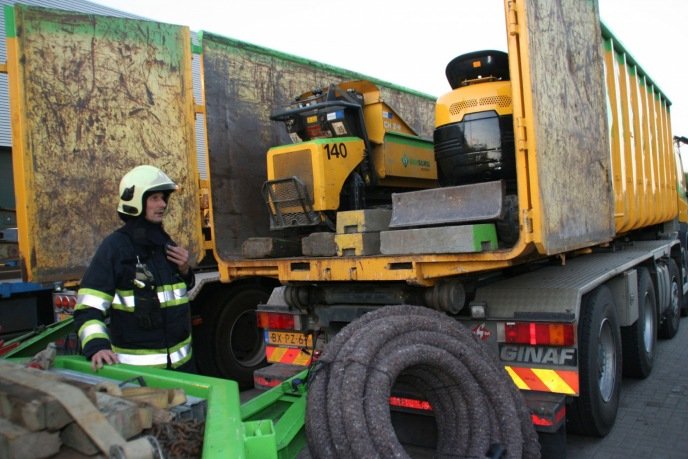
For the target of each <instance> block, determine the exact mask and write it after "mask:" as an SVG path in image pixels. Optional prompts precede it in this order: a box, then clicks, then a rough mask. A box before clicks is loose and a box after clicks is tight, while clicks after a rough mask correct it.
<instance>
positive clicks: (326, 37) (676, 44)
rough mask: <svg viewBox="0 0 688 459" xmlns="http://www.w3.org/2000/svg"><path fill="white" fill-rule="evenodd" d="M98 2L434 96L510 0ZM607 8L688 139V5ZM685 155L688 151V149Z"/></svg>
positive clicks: (608, 3) (497, 33)
mask: <svg viewBox="0 0 688 459" xmlns="http://www.w3.org/2000/svg"><path fill="white" fill-rule="evenodd" d="M91 1H95V3H100V4H103V5H107V6H109V7H112V8H116V9H119V10H123V11H128V12H130V13H133V14H137V15H140V16H144V17H148V18H151V19H155V20H158V21H161V22H168V23H173V24H182V25H187V26H189V27H190V28H191V30H194V31H200V30H205V31H208V32H213V33H216V34H219V35H223V36H226V37H231V38H235V39H238V40H242V41H247V42H250V43H254V44H257V45H261V46H265V47H268V48H272V49H275V50H278V51H282V52H286V53H290V54H295V55H297V56H301V57H305V58H309V59H314V60H317V61H320V62H323V63H327V64H331V65H335V66H338V67H342V68H345V69H348V70H353V71H356V72H360V73H363V74H366V75H369V76H372V77H375V78H379V79H382V80H386V81H389V82H392V83H395V84H398V85H402V86H406V87H408V88H411V89H415V90H418V91H422V92H425V93H428V94H431V95H433V96H439V95H441V94H443V93H445V92H447V91H449V89H450V88H449V85H448V83H447V82H446V80H445V76H444V68H445V66H446V64H447V62H449V61H450V60H451V59H452V58H454V57H456V56H458V55H459V54H463V53H466V52H470V51H476V50H480V49H500V50H506V33H505V27H504V7H503V0H470V1H469V0H424V1H417V2H416V1H414V2H390V1H379V0H378V1H376V0H367V1H363V0H194V1H170V0H91ZM579 1H586V0H579ZM599 5H600V14H601V17H602V20H603V21H604V22H605V23H606V24H607V26H609V28H610V29H611V30H612V31H613V32H614V34H615V35H616V36H617V38H619V40H620V41H621V42H622V43H623V44H624V46H625V47H626V48H627V49H628V50H629V51H630V52H631V54H632V55H633V57H634V58H635V59H636V61H637V62H639V63H640V65H641V66H642V67H643V68H644V69H645V71H646V73H647V74H648V75H650V77H651V78H652V79H653V80H654V81H655V83H656V84H658V85H659V87H660V88H661V89H662V91H663V92H664V93H665V94H666V95H667V97H668V98H669V99H670V100H671V101H672V107H671V113H672V126H673V131H674V135H682V136H686V137H688V1H686V0H599ZM682 153H683V155H684V157H685V156H688V147H685V146H684V147H683V148H682ZM684 164H685V160H684ZM686 168H688V165H686Z"/></svg>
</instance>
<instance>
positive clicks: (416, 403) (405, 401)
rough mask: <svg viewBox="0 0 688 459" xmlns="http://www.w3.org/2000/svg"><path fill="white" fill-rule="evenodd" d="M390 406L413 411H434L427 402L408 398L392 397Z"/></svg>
mask: <svg viewBox="0 0 688 459" xmlns="http://www.w3.org/2000/svg"><path fill="white" fill-rule="evenodd" d="M389 404H390V405H391V406H398V407H399V408H409V409H412V410H421V411H432V406H430V403H429V402H427V401H425V400H417V399H414V398H406V397H390V398H389Z"/></svg>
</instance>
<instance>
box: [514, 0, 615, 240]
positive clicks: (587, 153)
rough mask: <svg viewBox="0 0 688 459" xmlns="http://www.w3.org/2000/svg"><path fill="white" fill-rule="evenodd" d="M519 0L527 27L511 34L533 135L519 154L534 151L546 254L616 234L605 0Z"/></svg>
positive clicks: (533, 187) (521, 120)
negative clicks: (604, 36) (603, 13)
mask: <svg viewBox="0 0 688 459" xmlns="http://www.w3.org/2000/svg"><path fill="white" fill-rule="evenodd" d="M509 3H511V2H509ZM514 5H515V6H514V9H513V10H512V16H511V18H512V21H511V22H513V18H516V20H517V22H518V23H519V24H520V26H521V29H519V33H520V36H519V39H518V40H517V41H515V40H510V48H509V53H510V55H511V59H512V64H511V65H512V67H511V68H512V72H511V75H512V78H513V77H514V76H516V77H517V78H522V83H521V84H522V100H523V106H522V108H521V111H520V112H519V111H518V110H516V111H515V122H516V124H515V126H516V128H517V130H518V129H519V127H520V126H525V141H526V144H525V145H524V144H523V143H519V144H518V145H519V147H524V146H525V148H526V150H520V151H518V152H517V155H519V157H518V158H517V161H520V162H521V164H523V162H524V161H526V158H525V157H523V152H524V151H527V164H528V166H527V167H528V168H529V169H530V172H529V179H528V180H529V183H528V189H529V192H530V199H531V200H532V206H533V210H532V215H531V216H532V219H533V232H534V235H533V240H534V242H535V243H536V245H537V246H538V250H539V251H540V252H541V253H546V254H554V253H560V252H564V251H568V250H573V249H577V248H580V247H585V246H590V245H593V244H598V243H602V242H605V241H608V240H610V239H611V238H612V237H613V236H614V219H613V215H614V194H613V189H612V179H611V175H612V167H611V158H610V153H609V135H608V128H607V102H606V96H605V81H604V70H603V58H602V41H601V40H602V35H601V30H600V18H599V11H598V5H597V2H596V1H592V0H591V1H578V0H567V1H561V2H552V1H550V0H523V1H521V2H518V1H517V2H514ZM514 12H515V15H514ZM510 27H513V24H511V25H510ZM517 42H518V43H519V45H520V47H519V48H518V49H515V48H514V46H513V45H514V44H515V43H517ZM516 55H518V59H519V61H520V62H519V63H518V64H516V68H517V69H518V70H517V71H514V68H515V67H514V63H513V59H514V57H515V56H516Z"/></svg>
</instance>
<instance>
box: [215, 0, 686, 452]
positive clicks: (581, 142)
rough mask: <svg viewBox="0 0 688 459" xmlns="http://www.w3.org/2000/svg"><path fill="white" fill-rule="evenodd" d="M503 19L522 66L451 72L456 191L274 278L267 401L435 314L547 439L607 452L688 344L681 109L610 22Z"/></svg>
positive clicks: (528, 8) (445, 185) (449, 150)
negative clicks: (623, 391) (625, 416)
mask: <svg viewBox="0 0 688 459" xmlns="http://www.w3.org/2000/svg"><path fill="white" fill-rule="evenodd" d="M504 6H505V22H506V24H505V25H506V29H507V36H508V44H507V45H508V46H507V48H508V53H502V52H499V51H491V50H490V51H481V52H475V53H471V54H469V55H464V56H460V57H459V58H457V59H455V60H454V61H452V62H451V63H450V64H449V65H448V66H447V77H448V80H449V83H450V85H451V87H452V91H451V92H449V93H448V94H447V95H445V96H442V97H440V98H439V99H438V101H437V104H436V112H435V114H436V115H435V131H434V148H435V159H436V160H437V170H438V177H439V180H440V185H442V186H440V187H438V188H432V189H425V190H419V191H411V192H403V193H402V192H400V193H396V194H394V195H393V196H392V202H391V205H390V206H387V207H384V208H381V207H378V208H369V209H362V210H359V211H355V212H351V211H348V212H339V213H338V215H337V223H338V226H337V229H336V230H335V232H334V233H335V234H334V235H332V237H333V238H334V240H335V242H338V241H339V242H340V243H341V244H344V243H345V241H349V240H351V238H352V237H354V236H356V237H357V238H358V239H357V242H356V243H352V244H351V246H350V248H351V250H349V251H346V250H345V251H343V252H344V253H342V251H341V250H340V253H339V256H321V257H297V258H289V259H275V261H274V270H275V271H276V273H277V274H278V277H279V280H280V282H281V283H282V287H280V288H279V289H278V290H275V291H274V292H273V295H272V296H271V299H270V301H268V303H267V304H265V305H261V306H260V307H259V323H260V324H261V326H263V327H264V328H265V329H266V333H265V336H266V341H267V345H268V347H267V352H268V360H269V361H270V362H272V363H274V366H271V367H268V368H266V369H263V370H260V371H259V372H257V374H258V382H259V383H262V384H269V382H270V381H278V380H279V375H280V374H289V372H288V371H287V370H289V369H291V370H292V371H297V370H298V368H299V366H300V365H305V366H308V365H311V366H314V367H317V366H318V362H319V361H320V360H321V359H322V358H323V356H328V348H329V346H331V343H333V342H338V341H337V340H338V338H337V337H338V336H339V334H340V333H342V332H343V331H344V330H347V324H354V323H358V322H359V321H360V320H363V319H364V318H365V317H366V316H368V315H370V314H372V313H373V311H375V312H377V311H378V310H380V309H386V308H392V307H394V306H396V307H401V306H402V305H406V304H414V305H421V306H423V307H425V308H429V309H434V310H437V311H441V312H443V313H445V314H446V320H447V321H458V322H459V323H461V324H462V325H464V326H465V327H468V328H469V329H470V330H472V331H473V333H474V334H475V335H476V337H477V338H478V339H480V340H481V341H482V342H483V343H484V345H485V346H486V347H487V348H489V349H491V350H492V351H493V355H494V356H495V358H496V359H497V361H498V364H499V365H500V366H501V367H503V368H504V369H505V370H506V372H507V373H508V375H509V376H510V378H511V380H512V381H513V383H514V385H515V386H516V387H518V389H520V391H521V393H522V394H523V396H524V397H525V400H526V403H527V406H528V407H529V408H530V413H531V417H532V421H533V424H534V425H535V426H536V428H537V429H538V430H539V431H540V432H541V433H543V434H545V435H549V434H554V435H555V436H556V435H562V434H565V432H564V431H565V429H566V428H567V427H568V429H569V431H572V432H577V433H581V434H586V435H593V436H604V435H606V434H607V433H608V432H609V430H610V429H611V428H612V427H613V425H614V421H615V418H616V413H617V409H618V403H619V392H620V382H621V378H622V375H625V376H629V377H637V378H644V377H647V376H648V375H649V374H650V372H651V371H652V366H653V363H654V360H655V357H656V351H655V348H656V342H657V337H658V336H659V337H660V338H671V337H673V336H674V335H675V334H676V333H677V330H678V327H679V324H680V317H681V313H682V312H683V313H685V312H686V308H687V304H686V293H687V291H686V289H687V288H688V283H687V282H686V280H687V277H686V273H687V265H686V257H685V248H686V244H685V236H683V237H681V236H680V235H681V234H685V233H684V231H685V223H686V209H687V207H686V204H687V201H686V187H685V178H684V175H683V168H682V166H681V163H680V158H679V157H678V155H677V154H676V152H675V151H674V148H673V144H672V134H671V121H670V104H671V103H670V101H669V99H668V98H667V97H666V95H665V94H663V93H662V92H661V90H660V89H659V88H658V87H657V85H656V84H655V83H654V82H653V81H652V79H651V78H650V76H649V75H648V74H647V73H646V72H645V70H644V69H643V68H642V67H641V66H640V65H639V64H638V63H637V62H636V61H635V60H634V59H633V57H632V55H631V54H630V53H629V52H628V50H626V49H625V48H624V47H623V45H622V44H621V43H620V42H619V40H618V39H617V38H616V37H615V36H614V35H613V34H612V32H611V31H610V30H609V29H608V28H606V27H605V26H604V25H603V24H601V22H600V18H599V13H598V6H597V3H596V2H547V1H539V0H524V1H519V0H517V1H505V4H504ZM333 141H334V140H333ZM297 145H298V144H297ZM307 173H310V170H309V171H307V172H304V171H298V170H297V171H296V172H295V173H294V175H295V176H296V177H297V178H299V174H307ZM313 198H314V199H317V198H318V197H317V196H313ZM340 222H341V226H340V225H339V223H340ZM371 235H374V237H372V236H371ZM371 240H374V241H376V242H377V244H375V243H372V244H371V243H366V241H368V242H370V241H371ZM340 248H341V247H340ZM253 263H254V262H252V261H248V260H247V261H242V262H239V263H235V264H233V265H232V266H228V271H227V272H226V273H223V275H224V276H225V277H226V278H230V279H231V278H236V277H241V276H242V275H243V272H244V271H245V270H246V271H250V270H251V266H252V264H253ZM260 263H264V260H261V261H260ZM410 317H413V318H414V319H415V318H417V316H415V315H412V316H410ZM390 323H391V322H390ZM357 327H359V328H360V327H361V325H357ZM359 328H357V330H358V329H359ZM375 333H378V331H376V329H375V328H373V327H372V326H371V328H370V329H369V330H368V334H375ZM363 335H365V333H363ZM417 345H419V346H420V345H423V342H422V340H421V341H419V342H418V343H417ZM352 358H355V356H354V357H352ZM332 359H334V360H332ZM336 361H337V359H336V358H334V357H331V356H330V357H329V358H326V364H327V365H334V362H336ZM366 361H369V360H366ZM285 365H289V366H285ZM337 368H339V367H337ZM342 371H343V370H342ZM329 377H333V376H331V375H330V376H329ZM371 378H372V376H371ZM348 381H349V382H351V381H350V380H348ZM331 384H332V383H330V386H328V387H332V386H331ZM342 384H345V383H342ZM486 386H489V384H487V385H486ZM425 389H427V387H426V388H425ZM483 389H484V390H486V391H489V390H490V389H489V387H483ZM366 390H370V391H373V390H374V388H371V387H368V386H366ZM391 390H392V393H391V395H392V396H393V397H394V396H395V388H394V387H393V388H392V389H391ZM421 392H422V391H421ZM359 395H360V396H361V397H362V398H363V399H366V397H367V396H371V397H372V395H373V393H370V392H360V393H359ZM416 398H418V397H416ZM425 402H427V400H425V399H423V398H422V397H420V399H419V400H416V402H414V403H419V404H421V405H422V404H423V403H425ZM328 406H329V405H328ZM330 414H331V417H330V419H332V416H334V413H330ZM331 422H333V423H334V424H336V422H335V421H331ZM337 422H339V421H337ZM371 422H372V421H371V420H370V419H368V425H370V424H371ZM437 422H438V423H441V422H444V420H443V419H438V420H437ZM317 428H318V427H317V426H313V427H312V429H317ZM322 428H325V427H322ZM333 428H334V427H333ZM439 428H440V427H438V429H439ZM347 429H348V426H347ZM541 438H551V437H545V436H543V435H541ZM350 440H351V441H353V437H352V438H350ZM438 441H439V440H438ZM344 455H346V454H344Z"/></svg>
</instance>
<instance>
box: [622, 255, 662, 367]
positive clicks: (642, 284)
mask: <svg viewBox="0 0 688 459" xmlns="http://www.w3.org/2000/svg"><path fill="white" fill-rule="evenodd" d="M621 340H622V346H623V374H624V376H629V377H631V378H640V379H644V378H647V377H648V376H649V375H650V373H652V366H653V365H654V361H655V350H656V348H657V295H656V293H655V287H654V284H653V283H652V278H651V277H650V272H649V271H648V269H647V268H644V267H640V268H638V320H637V321H636V322H635V323H634V324H633V325H631V326H629V327H623V328H622V329H621Z"/></svg>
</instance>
